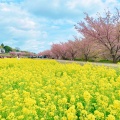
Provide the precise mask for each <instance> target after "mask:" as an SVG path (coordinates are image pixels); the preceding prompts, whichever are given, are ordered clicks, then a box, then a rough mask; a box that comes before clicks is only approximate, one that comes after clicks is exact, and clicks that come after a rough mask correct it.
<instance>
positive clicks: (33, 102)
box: [0, 59, 120, 120]
mask: <svg viewBox="0 0 120 120" xmlns="http://www.w3.org/2000/svg"><path fill="white" fill-rule="evenodd" d="M0 120H120V72H119V70H115V69H111V68H107V67H104V66H93V65H91V64H89V63H88V64H85V65H84V66H80V65H79V64H75V63H72V64H60V63H58V62H56V61H55V60H33V59H20V60H18V59H1V60H0Z"/></svg>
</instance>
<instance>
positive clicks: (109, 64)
mask: <svg viewBox="0 0 120 120" xmlns="http://www.w3.org/2000/svg"><path fill="white" fill-rule="evenodd" d="M57 61H58V62H60V63H73V62H74V63H78V64H80V65H84V64H86V63H87V62H82V61H69V60H57ZM89 63H92V64H93V65H104V66H108V67H113V68H118V67H120V65H118V64H114V63H97V62H89Z"/></svg>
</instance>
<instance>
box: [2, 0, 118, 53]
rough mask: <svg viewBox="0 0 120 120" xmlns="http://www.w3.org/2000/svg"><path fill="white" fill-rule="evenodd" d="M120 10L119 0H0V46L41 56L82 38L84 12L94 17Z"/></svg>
mask: <svg viewBox="0 0 120 120" xmlns="http://www.w3.org/2000/svg"><path fill="white" fill-rule="evenodd" d="M116 7H117V8H120V0H0V44H1V43H3V44H4V45H8V46H11V47H13V48H16V47H17V48H20V49H21V50H26V51H30V52H34V53H39V52H42V51H44V50H48V49H50V48H51V45H52V44H53V43H59V42H67V41H68V40H74V37H73V36H78V37H79V36H80V33H78V32H77V31H76V30H75V27H74V25H76V24H77V23H78V22H80V21H83V20H84V17H85V15H84V12H86V13H88V14H89V15H90V16H93V17H95V16H96V14H97V13H98V12H99V13H101V14H103V12H104V11H105V10H107V9H109V10H110V11H114V10H115V8H116Z"/></svg>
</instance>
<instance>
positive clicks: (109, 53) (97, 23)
mask: <svg viewBox="0 0 120 120" xmlns="http://www.w3.org/2000/svg"><path fill="white" fill-rule="evenodd" d="M85 16H86V17H85V18H84V21H81V22H79V23H78V24H77V25H75V29H76V30H77V31H78V32H79V33H80V34H82V36H83V37H82V38H80V39H79V38H77V37H74V38H75V40H69V41H68V42H66V43H59V44H53V45H52V46H51V50H46V51H43V52H40V53H39V55H43V54H46V55H48V56H49V57H53V58H57V59H58V58H59V59H72V60H74V59H75V58H80V59H84V60H86V61H87V60H89V59H94V60H95V59H107V60H112V61H113V62H114V63H116V62H117V61H119V60H120V11H119V10H118V9H116V10H115V12H114V14H112V13H111V12H110V11H109V10H108V11H105V14H104V16H101V15H100V14H98V15H97V17H96V18H93V17H90V16H89V15H88V14H87V13H85Z"/></svg>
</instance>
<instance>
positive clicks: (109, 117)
mask: <svg viewBox="0 0 120 120" xmlns="http://www.w3.org/2000/svg"><path fill="white" fill-rule="evenodd" d="M106 120H115V117H114V116H113V115H108V117H107V119H106Z"/></svg>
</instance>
